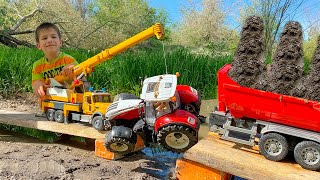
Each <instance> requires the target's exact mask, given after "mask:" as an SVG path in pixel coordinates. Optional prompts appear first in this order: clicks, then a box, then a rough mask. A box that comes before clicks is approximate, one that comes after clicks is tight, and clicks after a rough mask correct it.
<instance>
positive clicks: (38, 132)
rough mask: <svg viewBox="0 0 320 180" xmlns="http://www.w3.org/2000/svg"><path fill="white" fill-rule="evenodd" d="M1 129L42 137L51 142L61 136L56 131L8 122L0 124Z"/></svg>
mask: <svg viewBox="0 0 320 180" xmlns="http://www.w3.org/2000/svg"><path fill="white" fill-rule="evenodd" d="M0 129H4V130H8V131H13V132H17V133H20V134H23V135H27V136H31V137H35V138H37V139H41V140H43V141H46V142H50V143H52V142H55V141H57V140H59V139H60V137H59V136H58V135H57V134H56V133H54V132H49V131H41V130H38V129H32V128H26V127H20V126H14V125H8V124H0Z"/></svg>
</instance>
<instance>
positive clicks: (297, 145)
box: [209, 65, 320, 170]
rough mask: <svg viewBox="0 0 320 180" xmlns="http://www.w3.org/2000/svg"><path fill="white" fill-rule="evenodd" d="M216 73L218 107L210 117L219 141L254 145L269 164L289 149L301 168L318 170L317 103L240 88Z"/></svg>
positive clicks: (223, 73)
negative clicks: (219, 137) (257, 146)
mask: <svg viewBox="0 0 320 180" xmlns="http://www.w3.org/2000/svg"><path fill="white" fill-rule="evenodd" d="M230 68H231V65H225V66H224V67H222V68H221V69H220V70H219V72H218V108H217V109H216V111H214V112H213V113H211V115H210V116H209V128H210V131H213V132H217V133H219V134H220V135H221V139H225V140H229V141H233V142H236V143H240V144H244V145H248V146H255V145H259V151H260V153H261V154H262V155H263V156H264V157H265V158H267V159H269V160H272V161H280V160H282V159H283V158H284V157H285V156H286V155H287V153H288V151H289V150H291V151H293V152H294V157H295V160H296V162H297V163H298V164H300V165H301V166H302V167H303V168H305V169H309V170H319V169H320V102H316V101H311V100H307V99H302V98H297V97H293V96H287V95H282V94H276V93H272V92H267V91H261V90H257V89H252V88H247V87H243V86H240V85H239V84H238V83H236V82H235V81H233V80H232V79H231V78H230V77H229V76H228V71H229V70H230Z"/></svg>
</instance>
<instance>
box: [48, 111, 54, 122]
mask: <svg viewBox="0 0 320 180" xmlns="http://www.w3.org/2000/svg"><path fill="white" fill-rule="evenodd" d="M54 113H55V110H54V109H48V110H47V111H46V117H47V119H48V120H49V121H54Z"/></svg>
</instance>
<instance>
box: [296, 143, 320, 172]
mask: <svg viewBox="0 0 320 180" xmlns="http://www.w3.org/2000/svg"><path fill="white" fill-rule="evenodd" d="M294 158H295V160H296V162H297V163H298V164H300V166H302V167H303V168H305V169H309V170H313V171H316V170H319V169H320V144H319V143H316V142H313V141H302V142H300V143H298V144H297V145H296V146H295V148H294Z"/></svg>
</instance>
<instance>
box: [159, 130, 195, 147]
mask: <svg viewBox="0 0 320 180" xmlns="http://www.w3.org/2000/svg"><path fill="white" fill-rule="evenodd" d="M165 141H166V143H167V145H168V146H170V147H171V148H174V149H183V148H185V147H187V146H188V145H189V142H190V140H189V138H188V136H186V135H185V134H183V133H180V132H172V133H170V134H168V135H167V136H166V138H165Z"/></svg>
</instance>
